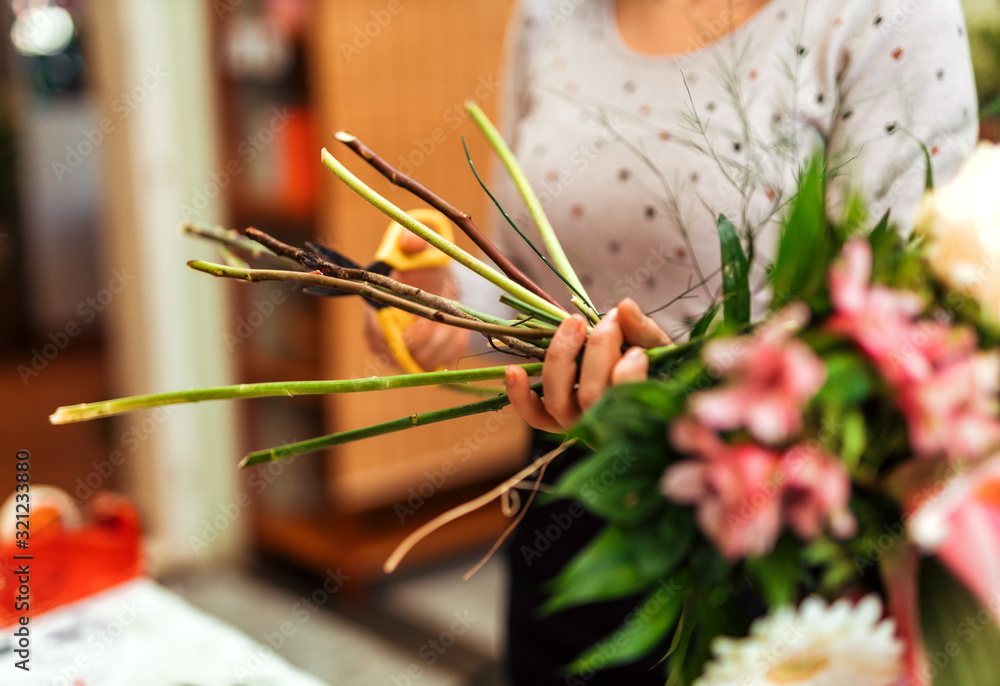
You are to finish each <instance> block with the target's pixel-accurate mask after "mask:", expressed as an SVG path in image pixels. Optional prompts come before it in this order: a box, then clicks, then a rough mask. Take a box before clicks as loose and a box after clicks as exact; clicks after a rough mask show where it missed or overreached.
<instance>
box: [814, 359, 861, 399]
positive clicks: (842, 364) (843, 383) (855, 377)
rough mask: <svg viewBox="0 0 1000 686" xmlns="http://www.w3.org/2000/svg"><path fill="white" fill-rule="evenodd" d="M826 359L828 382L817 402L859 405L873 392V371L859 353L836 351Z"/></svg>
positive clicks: (820, 392)
mask: <svg viewBox="0 0 1000 686" xmlns="http://www.w3.org/2000/svg"><path fill="white" fill-rule="evenodd" d="M825 361H826V383H824V384H823V388H821V389H820V391H819V394H818V395H817V397H816V400H817V402H819V403H821V404H831V405H836V406H838V407H845V406H849V405H858V404H860V403H861V402H862V401H863V400H865V399H866V398H867V397H868V396H869V395H870V394H871V391H872V381H871V372H870V371H869V369H868V366H867V365H866V364H865V363H864V362H863V361H862V360H861V358H860V357H859V356H858V355H854V354H851V353H834V354H832V355H829V356H828V357H827V358H826V360H825Z"/></svg>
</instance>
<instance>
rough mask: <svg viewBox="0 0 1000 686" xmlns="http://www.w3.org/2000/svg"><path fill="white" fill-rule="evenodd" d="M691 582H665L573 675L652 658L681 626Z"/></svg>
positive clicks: (579, 662) (582, 658) (575, 667)
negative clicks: (653, 653) (672, 631)
mask: <svg viewBox="0 0 1000 686" xmlns="http://www.w3.org/2000/svg"><path fill="white" fill-rule="evenodd" d="M688 583H689V579H688V578H687V575H686V574H682V575H678V576H677V577H676V578H673V579H664V580H662V581H661V582H660V585H659V587H658V588H657V589H656V590H655V591H652V592H651V593H650V594H649V595H647V596H646V598H645V600H643V602H642V603H641V604H639V605H638V606H637V607H636V609H635V611H634V612H633V613H631V616H630V618H629V619H628V621H626V622H625V623H624V624H623V625H622V626H621V628H619V629H618V630H617V631H615V632H614V633H612V634H610V635H608V636H607V637H605V638H604V639H603V640H601V641H600V642H598V643H597V644H596V645H594V646H592V647H591V648H590V649H588V650H587V651H586V652H585V653H584V654H583V655H581V656H580V657H579V658H577V659H576V660H575V661H574V662H573V664H572V665H570V667H569V672H570V673H572V674H580V673H582V672H589V671H591V670H593V671H597V670H599V669H606V668H608V667H614V666H615V665H622V664H627V663H629V662H635V661H636V660H638V659H639V658H641V657H643V656H644V655H647V654H649V652H650V651H652V650H653V649H654V648H656V646H658V645H659V644H660V643H661V642H662V641H663V640H664V639H665V638H666V636H667V634H668V633H669V632H670V630H671V629H673V628H674V627H675V625H676V623H677V618H678V616H679V615H680V611H681V608H682V607H683V605H684V597H685V590H686V588H687V584H688Z"/></svg>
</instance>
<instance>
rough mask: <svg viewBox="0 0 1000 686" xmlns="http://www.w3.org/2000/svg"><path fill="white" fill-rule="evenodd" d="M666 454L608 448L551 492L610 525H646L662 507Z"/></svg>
mask: <svg viewBox="0 0 1000 686" xmlns="http://www.w3.org/2000/svg"><path fill="white" fill-rule="evenodd" d="M662 432H663V434H664V435H666V426H663V427H662ZM664 443H665V441H664ZM665 453H666V445H663V446H661V447H660V448H659V449H658V450H657V449H654V448H652V446H651V445H650V444H641V443H632V442H630V441H625V440H621V441H617V442H615V443H611V444H608V445H606V446H604V447H603V448H601V449H600V450H598V451H596V452H595V453H594V454H593V455H591V456H589V457H587V458H586V459H584V460H582V461H580V462H579V463H577V464H575V465H574V466H573V467H571V468H570V469H569V470H567V471H566V473H565V474H564V475H563V476H562V478H560V479H559V481H558V482H557V483H556V484H555V485H554V486H553V487H552V489H551V491H550V492H551V494H552V495H555V496H557V497H565V498H573V499H575V500H578V501H579V502H581V503H582V504H583V506H584V507H586V508H587V509H588V510H590V511H591V512H593V513H594V514H596V515H598V516H600V517H602V518H604V519H607V520H608V521H610V522H615V523H620V524H635V523H638V522H642V521H646V520H647V519H649V518H650V517H651V516H652V515H654V514H655V513H656V512H657V511H658V510H659V509H660V508H662V507H663V505H664V503H665V500H664V498H663V495H662V494H661V493H660V490H659V475H660V473H662V471H663V470H664V468H665V464H664V462H663V456H664V454H665Z"/></svg>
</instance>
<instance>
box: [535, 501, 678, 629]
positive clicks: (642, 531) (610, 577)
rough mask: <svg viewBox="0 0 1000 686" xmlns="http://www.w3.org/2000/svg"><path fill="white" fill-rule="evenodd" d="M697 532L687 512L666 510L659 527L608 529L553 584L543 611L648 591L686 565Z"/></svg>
mask: <svg viewBox="0 0 1000 686" xmlns="http://www.w3.org/2000/svg"><path fill="white" fill-rule="evenodd" d="M694 528H695V525H694V520H693V518H692V517H691V516H690V513H689V512H688V511H687V508H680V507H665V508H664V514H663V516H662V517H661V518H660V519H659V521H658V522H655V523H650V524H644V525H643V526H640V527H633V526H622V525H616V524H611V525H608V526H607V527H605V528H604V529H603V530H602V531H601V533H600V534H598V536H597V537H596V538H594V539H593V540H592V541H591V542H590V543H588V544H587V546H586V547H584V548H583V550H581V551H580V552H579V553H577V555H576V556H575V557H574V558H573V559H572V560H571V561H570V562H569V563H568V564H567V565H566V566H565V567H564V568H563V570H562V571H561V572H560V573H559V576H557V577H556V578H555V579H553V580H552V582H551V583H550V584H549V589H550V590H551V592H552V596H551V597H550V598H549V600H548V602H546V604H545V606H544V607H543V610H542V611H543V612H544V613H546V614H548V613H551V612H557V611H559V610H562V609H564V608H567V607H572V606H574V605H580V604H584V603H591V602H595V601H600V600H608V599H611V598H620V597H622V596H627V595H632V594H636V593H641V592H642V591H645V590H647V589H648V588H650V587H651V586H653V585H654V584H655V583H656V582H657V581H659V580H660V579H663V578H665V577H666V576H667V575H669V574H670V573H671V572H673V571H674V570H675V569H676V568H677V565H679V564H680V562H681V560H683V559H684V557H685V556H686V555H687V552H688V549H689V548H690V545H691V539H692V537H693V534H694Z"/></svg>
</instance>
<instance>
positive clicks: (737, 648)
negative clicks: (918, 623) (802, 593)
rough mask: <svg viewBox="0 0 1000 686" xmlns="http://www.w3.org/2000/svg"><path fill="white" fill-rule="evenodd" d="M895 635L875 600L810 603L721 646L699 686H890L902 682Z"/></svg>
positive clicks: (761, 621)
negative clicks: (854, 602) (742, 637)
mask: <svg viewBox="0 0 1000 686" xmlns="http://www.w3.org/2000/svg"><path fill="white" fill-rule="evenodd" d="M895 631H896V627H895V622H893V621H892V620H891V619H883V618H882V602H881V601H880V600H879V598H878V597H877V596H875V595H869V596H866V597H865V598H863V599H862V600H861V601H860V602H859V603H857V604H856V605H852V604H851V603H850V602H849V601H847V600H838V601H836V602H835V603H833V604H832V605H827V603H826V601H825V600H822V599H821V598H817V597H810V598H807V599H806V600H805V601H803V602H802V604H801V605H800V606H799V607H798V608H797V609H796V608H792V607H781V608H778V609H777V610H775V611H773V612H772V613H771V614H770V615H768V616H767V617H764V618H763V619H758V620H757V621H755V622H754V623H753V626H751V627H750V635H749V636H748V637H747V638H744V639H738V640H734V639H730V638H719V639H716V640H715V642H714V643H713V644H712V650H713V652H714V653H715V659H714V660H713V661H712V662H710V663H708V665H707V667H706V670H705V673H704V674H703V675H702V676H701V677H700V678H699V679H698V680H697V681H695V683H694V686H787V685H789V684H794V685H795V686H845V684H847V685H849V686H892V685H893V684H896V683H897V682H898V681H899V679H900V676H901V675H902V662H901V656H902V652H903V646H902V644H901V643H900V642H899V641H898V640H897V639H896V637H895Z"/></svg>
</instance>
